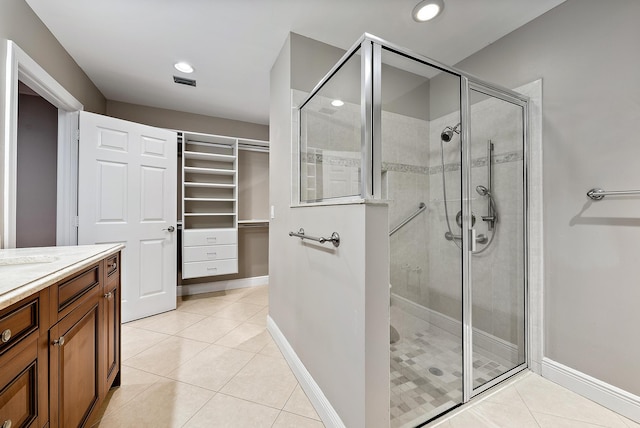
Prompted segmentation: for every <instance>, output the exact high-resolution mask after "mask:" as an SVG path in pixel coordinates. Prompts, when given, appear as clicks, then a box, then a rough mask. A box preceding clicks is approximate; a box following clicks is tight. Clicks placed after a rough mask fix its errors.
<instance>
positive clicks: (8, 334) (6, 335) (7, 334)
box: [2, 329, 11, 428]
mask: <svg viewBox="0 0 640 428" xmlns="http://www.w3.org/2000/svg"><path fill="white" fill-rule="evenodd" d="M10 339H11V330H10V329H6V330H5V331H3V332H2V343H7V342H8V341H9V340H10ZM9 422H11V421H9ZM2 427H3V428H4V425H3V426H2Z"/></svg>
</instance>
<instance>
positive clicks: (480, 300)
mask: <svg viewBox="0 0 640 428" xmlns="http://www.w3.org/2000/svg"><path fill="white" fill-rule="evenodd" d="M516 113H517V109H515V108H514V107H513V106H510V107H506V106H505V103H504V102H502V101H498V100H483V101H480V102H478V103H477V104H475V105H473V106H472V144H473V147H472V165H473V168H472V189H473V190H472V198H473V199H472V201H473V202H472V203H473V212H474V214H475V215H476V217H477V223H476V228H477V230H478V233H479V234H485V235H487V236H488V237H490V236H491V233H492V232H489V231H488V230H487V224H486V223H485V222H483V221H481V219H480V216H482V215H487V205H488V199H487V198H486V197H482V196H480V195H478V194H477V193H476V192H475V187H476V186H477V185H479V184H481V185H484V186H487V187H488V180H487V167H486V156H487V141H488V140H489V139H490V140H492V142H493V143H494V152H493V162H494V165H493V177H494V179H493V189H492V192H493V194H494V197H495V199H496V202H497V205H498V214H499V216H500V220H499V223H498V231H497V234H496V237H495V239H494V241H493V242H492V244H491V246H490V247H489V248H488V249H487V251H485V252H484V253H482V254H479V255H474V256H473V258H472V272H473V278H474V283H473V284H474V291H473V302H474V307H473V317H474V319H473V321H474V325H475V327H476V328H478V329H480V330H482V331H484V332H486V333H488V334H489V335H492V336H495V337H497V338H499V339H501V340H504V341H506V342H508V343H512V344H516V343H518V339H519V337H520V335H521V334H522V331H521V329H520V328H517V326H518V325H520V326H521V321H522V316H523V314H522V313H521V312H520V311H515V312H514V301H518V302H522V299H524V288H523V283H522V281H523V280H522V278H523V275H524V274H523V269H524V264H523V262H522V260H523V256H522V254H523V249H524V241H523V230H522V227H523V222H522V201H523V190H522V167H523V165H522V162H523V161H522V159H523V153H522V147H521V144H522V137H521V132H522V131H521V127H520V126H518V127H515V126H514V124H519V123H521V120H520V119H519V118H518V117H517V116H516ZM458 122H459V113H458V112H453V113H450V114H448V115H446V116H443V117H440V118H437V119H434V120H431V121H430V122H428V121H424V120H418V119H413V118H406V117H400V116H398V115H395V114H391V113H387V112H385V113H383V162H387V163H388V164H387V165H385V163H383V170H385V169H386V170H387V172H386V174H385V175H386V177H385V178H386V180H385V183H386V189H387V197H388V199H389V201H390V206H389V222H390V227H393V226H395V225H396V224H398V223H399V222H400V221H402V219H404V218H405V217H406V216H407V215H408V214H410V213H412V212H414V211H415V209H417V205H418V203H419V202H421V201H424V202H425V203H426V204H427V210H426V211H425V212H424V213H423V214H421V215H420V216H418V217H417V218H416V219H415V220H413V221H412V222H410V223H409V224H407V225H406V226H405V227H404V228H403V229H402V230H401V231H399V232H398V233H397V234H396V235H395V236H393V237H392V238H391V247H390V248H391V284H392V293H394V294H396V295H399V296H401V297H403V298H405V299H408V300H410V301H412V302H415V303H417V304H418V305H420V306H423V307H424V308H427V309H428V310H426V311H425V317H428V316H429V314H431V315H433V312H431V311H434V312H436V313H437V315H445V316H446V317H449V318H450V319H452V320H454V321H460V314H461V300H462V295H461V290H462V286H461V276H462V275H461V250H460V249H459V248H458V247H456V246H455V245H454V244H453V242H451V241H447V240H445V237H444V234H445V232H446V231H447V225H446V218H445V212H444V198H443V190H442V172H441V171H442V166H441V159H440V150H441V148H440V133H441V132H442V130H443V129H444V128H445V127H446V126H452V127H453V126H455V125H456V124H457V123H458ZM427 135H428V138H427ZM444 162H445V177H446V187H447V203H448V215H449V222H450V224H451V230H452V232H453V233H454V234H456V235H459V234H460V231H461V230H460V228H459V227H458V226H457V224H456V222H455V216H456V213H457V212H458V211H459V210H460V208H461V202H460V174H461V172H460V146H459V136H457V135H456V136H455V137H454V139H453V140H452V141H450V142H448V143H444ZM482 247H483V245H481V244H479V245H478V249H481V248H482ZM518 322H520V324H518Z"/></svg>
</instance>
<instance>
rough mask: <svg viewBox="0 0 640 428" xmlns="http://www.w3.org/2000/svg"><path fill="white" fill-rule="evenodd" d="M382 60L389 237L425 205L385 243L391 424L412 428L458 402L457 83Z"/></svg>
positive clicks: (394, 57) (385, 53) (387, 57)
mask: <svg viewBox="0 0 640 428" xmlns="http://www.w3.org/2000/svg"><path fill="white" fill-rule="evenodd" d="M381 56H382V67H381V89H382V93H381V107H382V109H381V110H382V111H381V131H382V138H381V143H382V189H383V192H382V193H383V198H385V199H387V200H388V201H389V230H393V229H394V228H396V226H398V225H400V224H401V223H403V222H404V221H405V220H406V219H407V218H409V217H411V216H412V215H413V214H414V213H416V212H417V211H418V210H419V207H420V204H421V203H424V204H425V206H426V209H425V210H424V211H422V212H421V213H420V214H418V215H416V216H415V217H414V218H413V219H411V220H410V221H408V222H407V223H406V224H405V225H404V226H402V227H401V228H400V229H398V230H397V232H395V233H394V234H393V235H392V236H390V238H389V239H390V242H389V245H390V262H391V269H390V272H391V275H390V281H391V284H390V285H391V308H390V314H391V328H390V329H391V331H390V334H391V344H390V352H391V358H390V382H391V384H390V399H391V402H390V419H391V424H390V425H391V427H414V426H418V425H420V424H422V423H424V422H426V421H428V420H429V419H432V418H434V417H436V416H438V415H439V414H441V413H443V412H445V411H447V410H449V409H451V408H453V407H455V406H457V405H458V404H460V403H461V402H462V400H463V392H462V389H463V369H462V363H463V355H462V349H463V348H462V324H461V323H462V273H461V272H462V245H461V235H462V233H461V229H460V227H459V226H458V225H457V224H456V222H455V218H456V213H458V212H460V211H461V209H462V208H461V191H462V190H461V172H460V162H461V159H460V156H461V151H460V135H459V130H460V126H459V124H460V77H459V76H457V75H454V74H451V73H448V72H445V71H441V70H440V69H438V68H436V67H432V66H429V65H426V64H424V63H422V62H419V61H416V60H414V59H410V58H407V57H406V56H403V55H400V54H398V53H395V52H393V51H391V50H388V49H385V48H384V47H383V49H382V54H381ZM447 131H450V132H451V135H448V134H446V135H445V136H444V140H446V141H443V138H442V134H443V132H445V133H446V132H447ZM448 223H449V224H448ZM447 234H449V235H452V237H451V239H449V240H448V239H445V235H447ZM447 236H448V235H447Z"/></svg>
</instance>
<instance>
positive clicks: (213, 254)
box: [207, 253, 218, 257]
mask: <svg viewBox="0 0 640 428" xmlns="http://www.w3.org/2000/svg"><path fill="white" fill-rule="evenodd" d="M217 255H218V253H207V256H213V257H215V256H217Z"/></svg>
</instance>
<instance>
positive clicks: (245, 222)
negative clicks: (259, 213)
mask: <svg viewBox="0 0 640 428" xmlns="http://www.w3.org/2000/svg"><path fill="white" fill-rule="evenodd" d="M261 223H269V220H255V219H252V220H238V224H261Z"/></svg>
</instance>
